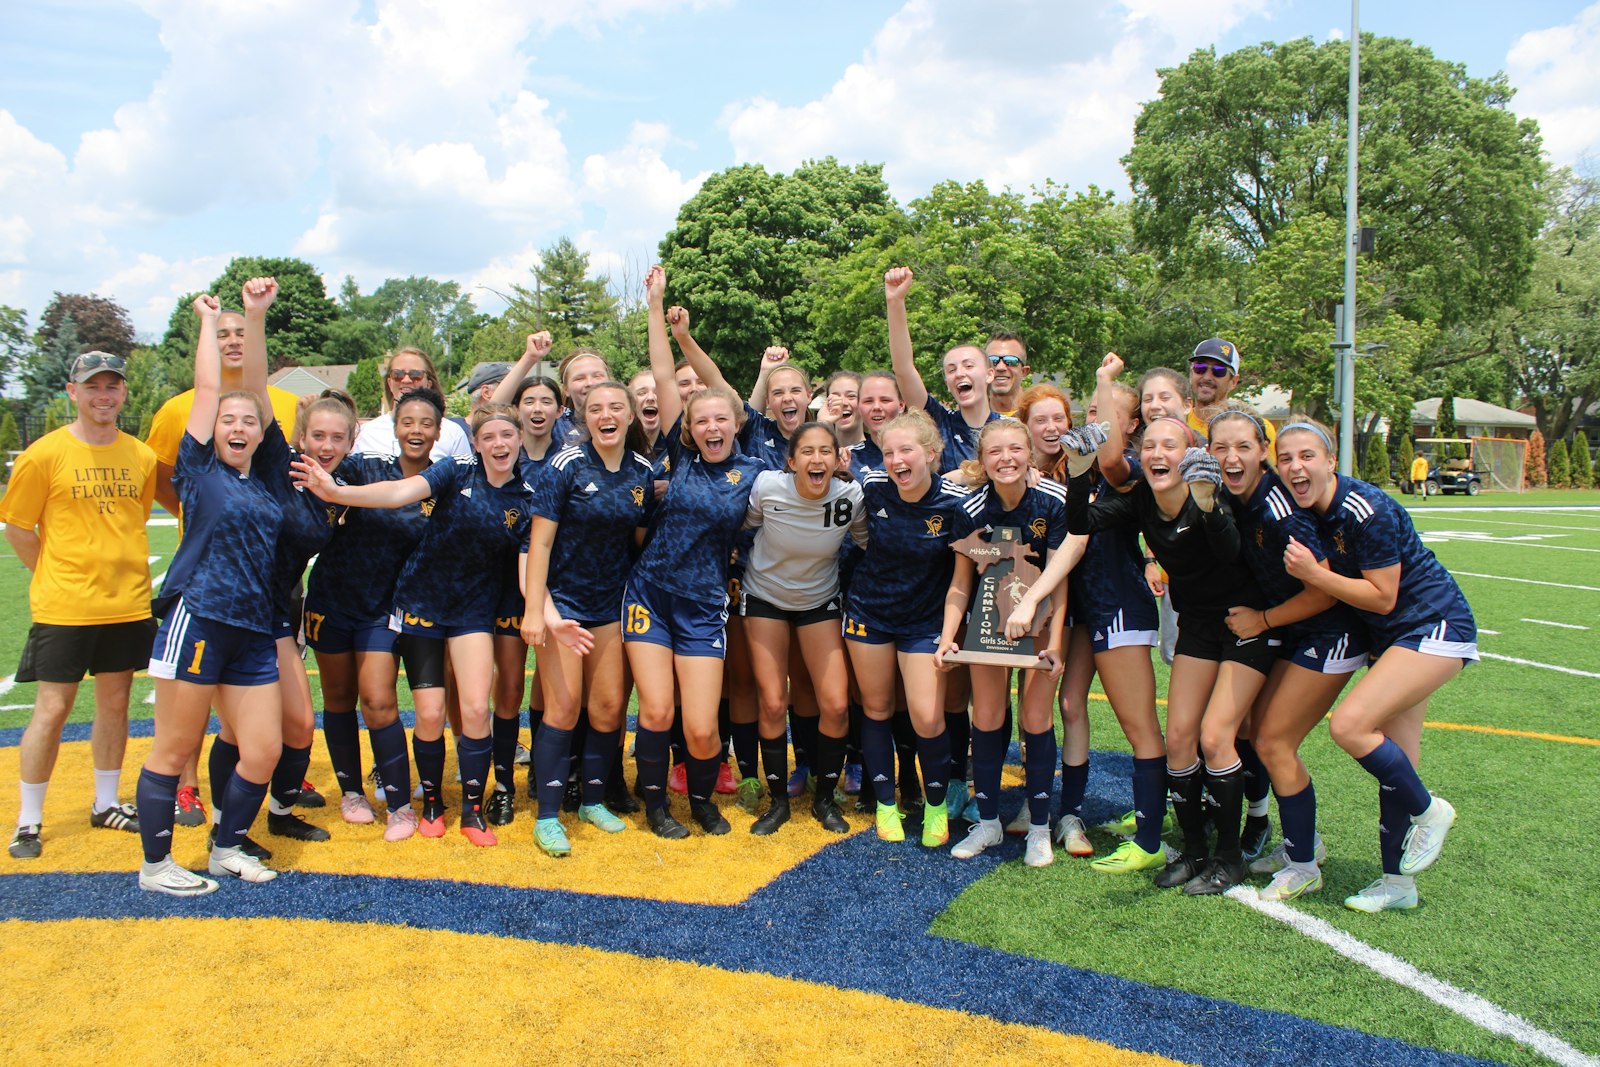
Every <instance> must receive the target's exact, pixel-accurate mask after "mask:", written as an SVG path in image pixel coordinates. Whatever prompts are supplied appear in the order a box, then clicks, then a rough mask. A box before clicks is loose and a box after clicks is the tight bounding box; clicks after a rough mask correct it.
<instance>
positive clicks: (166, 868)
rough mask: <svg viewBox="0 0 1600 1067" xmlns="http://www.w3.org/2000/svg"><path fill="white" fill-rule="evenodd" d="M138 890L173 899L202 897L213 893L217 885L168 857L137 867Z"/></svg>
mask: <svg viewBox="0 0 1600 1067" xmlns="http://www.w3.org/2000/svg"><path fill="white" fill-rule="evenodd" d="M139 888H140V889H143V890H145V891H147V892H150V893H166V894H168V895H169V896H174V897H203V896H205V895H206V894H207V893H215V892H216V891H217V883H215V882H213V881H212V880H211V879H209V878H202V877H201V876H200V875H198V874H195V873H194V872H193V871H191V870H189V869H188V868H186V867H180V866H178V861H177V860H174V859H173V858H172V857H171V856H168V857H167V858H166V859H164V860H162V861H161V862H160V863H141V864H140V865H139Z"/></svg>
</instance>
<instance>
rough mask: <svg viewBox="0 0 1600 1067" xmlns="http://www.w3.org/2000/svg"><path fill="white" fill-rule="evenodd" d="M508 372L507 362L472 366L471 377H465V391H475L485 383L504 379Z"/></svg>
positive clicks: (509, 369)
mask: <svg viewBox="0 0 1600 1067" xmlns="http://www.w3.org/2000/svg"><path fill="white" fill-rule="evenodd" d="M510 372H511V364H509V363H480V364H478V365H477V366H476V367H473V368H472V377H470V378H468V379H467V392H469V393H476V392H477V391H478V390H479V389H482V388H483V387H484V386H486V385H494V384H495V383H496V382H501V381H504V380H505V377H506V375H507V374H509V373H510Z"/></svg>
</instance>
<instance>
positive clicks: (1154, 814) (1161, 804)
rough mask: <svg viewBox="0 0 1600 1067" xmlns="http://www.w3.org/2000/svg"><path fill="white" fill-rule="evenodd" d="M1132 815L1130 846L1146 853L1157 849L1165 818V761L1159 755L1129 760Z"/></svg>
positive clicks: (1159, 844)
mask: <svg viewBox="0 0 1600 1067" xmlns="http://www.w3.org/2000/svg"><path fill="white" fill-rule="evenodd" d="M1133 812H1134V818H1135V820H1136V821H1137V822H1138V826H1139V829H1138V831H1137V832H1136V833H1135V834H1134V835H1133V840H1134V843H1135V844H1137V845H1138V846H1139V847H1140V848H1142V849H1144V850H1145V851H1146V852H1154V851H1155V850H1156V849H1158V848H1160V847H1161V823H1162V821H1163V820H1165V819H1166V817H1167V761H1166V758H1165V757H1163V756H1151V757H1150V758H1149V759H1139V758H1138V757H1135V758H1134V761H1133Z"/></svg>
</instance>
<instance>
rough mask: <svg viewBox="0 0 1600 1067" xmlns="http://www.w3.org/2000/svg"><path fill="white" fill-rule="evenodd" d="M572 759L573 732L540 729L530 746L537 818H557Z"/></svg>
mask: <svg viewBox="0 0 1600 1067" xmlns="http://www.w3.org/2000/svg"><path fill="white" fill-rule="evenodd" d="M571 759H572V731H571V730H563V729H561V728H560V727H558V726H551V725H550V724H549V723H548V722H547V723H545V724H544V725H543V726H541V727H539V739H538V740H537V741H535V742H534V744H533V773H534V776H535V777H536V778H537V779H538V782H539V784H538V791H539V818H541V819H555V818H559V817H560V815H561V798H562V797H564V796H565V795H566V792H567V767H568V765H569V763H570V762H571Z"/></svg>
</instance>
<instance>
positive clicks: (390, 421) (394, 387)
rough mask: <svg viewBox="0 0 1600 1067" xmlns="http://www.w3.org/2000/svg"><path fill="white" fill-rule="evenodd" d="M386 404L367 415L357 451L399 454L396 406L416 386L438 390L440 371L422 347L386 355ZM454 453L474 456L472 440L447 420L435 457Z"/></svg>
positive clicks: (384, 389)
mask: <svg viewBox="0 0 1600 1067" xmlns="http://www.w3.org/2000/svg"><path fill="white" fill-rule="evenodd" d="M380 366H382V367H383V404H382V410H381V411H380V412H379V413H378V415H377V417H376V418H372V419H368V420H367V421H366V423H365V424H364V425H363V426H362V427H361V432H360V433H358V434H357V435H356V441H355V445H354V447H353V448H352V449H351V451H352V452H354V453H355V454H357V455H369V456H389V457H391V458H392V457H394V456H398V455H399V454H400V452H401V450H402V449H401V444H400V439H399V435H398V433H397V432H396V428H395V409H396V407H398V406H399V402H400V398H401V397H402V396H404V395H405V394H407V393H409V392H411V391H412V390H414V389H432V390H434V391H436V392H437V391H439V388H440V387H439V372H438V371H436V370H434V369H433V360H431V359H429V358H428V354H427V353H426V352H424V351H423V350H422V349H420V348H412V347H410V346H407V347H405V348H397V349H395V350H394V351H393V352H390V353H387V354H386V355H385V356H384V362H383V363H382V364H380ZM446 456H454V457H456V458H457V459H470V458H471V457H472V442H471V441H469V440H467V434H466V431H465V430H463V429H462V428H461V426H460V424H459V423H457V422H455V421H453V420H447V421H446V422H445V423H444V425H443V426H441V427H440V429H439V438H438V440H437V441H435V442H434V446H433V457H432V458H433V459H436V460H438V459H443V458H444V457H446Z"/></svg>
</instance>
